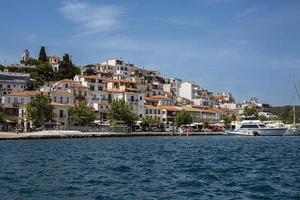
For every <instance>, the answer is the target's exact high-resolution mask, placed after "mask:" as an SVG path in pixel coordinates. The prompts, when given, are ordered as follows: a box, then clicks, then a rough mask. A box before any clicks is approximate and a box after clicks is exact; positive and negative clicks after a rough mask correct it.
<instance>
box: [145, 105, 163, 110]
mask: <svg viewBox="0 0 300 200" xmlns="http://www.w3.org/2000/svg"><path fill="white" fill-rule="evenodd" d="M144 107H145V108H149V109H156V110H161V108H160V107H158V106H152V105H144Z"/></svg>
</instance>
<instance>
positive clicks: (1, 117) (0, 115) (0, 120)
mask: <svg viewBox="0 0 300 200" xmlns="http://www.w3.org/2000/svg"><path fill="white" fill-rule="evenodd" d="M5 119H6V116H5V114H4V113H3V112H2V111H0V124H1V123H4V122H5Z"/></svg>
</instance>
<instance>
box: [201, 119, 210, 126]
mask: <svg viewBox="0 0 300 200" xmlns="http://www.w3.org/2000/svg"><path fill="white" fill-rule="evenodd" d="M202 123H203V128H208V126H209V123H210V119H209V118H203V119H202Z"/></svg>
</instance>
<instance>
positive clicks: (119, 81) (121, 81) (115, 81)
mask: <svg viewBox="0 0 300 200" xmlns="http://www.w3.org/2000/svg"><path fill="white" fill-rule="evenodd" d="M108 82H113V83H136V82H135V81H129V80H113V79H111V80H109V81H108Z"/></svg>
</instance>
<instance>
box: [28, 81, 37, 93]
mask: <svg viewBox="0 0 300 200" xmlns="http://www.w3.org/2000/svg"><path fill="white" fill-rule="evenodd" d="M37 88H38V83H37V81H36V80H35V79H30V80H29V81H28V82H27V90H31V91H32V90H36V89H37Z"/></svg>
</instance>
